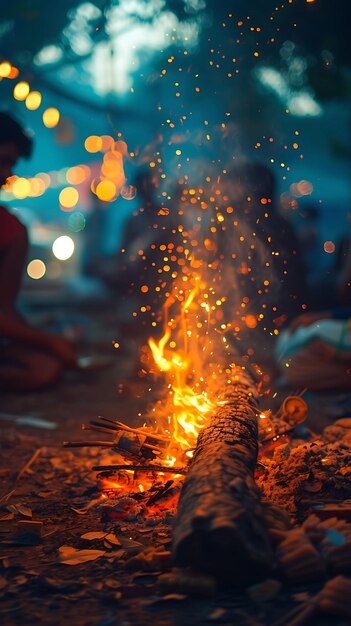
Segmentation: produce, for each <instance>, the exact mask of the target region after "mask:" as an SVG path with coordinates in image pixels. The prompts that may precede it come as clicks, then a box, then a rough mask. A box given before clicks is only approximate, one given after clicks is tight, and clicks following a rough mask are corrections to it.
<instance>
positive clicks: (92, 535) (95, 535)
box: [80, 530, 121, 545]
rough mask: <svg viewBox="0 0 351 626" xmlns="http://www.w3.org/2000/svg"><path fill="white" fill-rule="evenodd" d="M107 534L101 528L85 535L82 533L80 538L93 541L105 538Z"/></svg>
mask: <svg viewBox="0 0 351 626" xmlns="http://www.w3.org/2000/svg"><path fill="white" fill-rule="evenodd" d="M106 534H107V533H105V532H103V531H101V530H97V531H91V532H89V533H85V534H84V535H81V536H80V538H81V539H87V541H93V540H94V539H103V538H104V537H106ZM119 545H121V544H119Z"/></svg>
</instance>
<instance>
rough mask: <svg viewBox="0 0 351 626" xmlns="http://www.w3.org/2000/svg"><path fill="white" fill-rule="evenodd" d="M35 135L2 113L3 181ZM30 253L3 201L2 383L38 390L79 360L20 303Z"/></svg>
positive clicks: (10, 387)
mask: <svg viewBox="0 0 351 626" xmlns="http://www.w3.org/2000/svg"><path fill="white" fill-rule="evenodd" d="M31 151H32V140H31V138H30V136H29V135H27V134H26V132H25V131H24V129H23V128H22V127H21V125H20V124H19V123H18V122H17V121H16V120H15V119H14V118H13V117H12V116H10V115H8V114H7V113H2V112H0V186H1V187H2V186H3V185H5V183H6V181H7V179H8V178H9V177H10V176H12V172H13V168H14V167H15V165H16V163H17V161H18V159H19V158H20V157H24V158H29V157H30V155H31ZM27 252H28V235H27V230H26V228H25V226H24V225H23V224H22V223H21V222H20V221H19V220H18V219H17V217H15V216H14V215H13V214H11V213H10V212H9V211H8V210H7V209H6V208H5V207H4V206H0V387H2V388H5V389H8V390H32V389H33V390H34V389H40V388H42V387H45V386H47V385H50V384H52V383H55V382H56V381H57V380H58V378H59V376H60V373H61V371H62V370H63V368H64V367H75V366H76V365H77V360H76V355H75V351H74V348H73V346H72V345H71V343H70V342H68V341H67V340H66V339H64V338H63V337H60V336H57V335H53V334H50V333H47V332H45V331H43V330H39V329H36V328H33V327H32V326H30V325H29V324H28V323H27V322H26V321H25V320H24V319H23V318H22V316H21V314H20V312H19V311H18V309H17V308H16V300H17V296H18V292H19V290H20V286H21V279H22V276H23V272H24V267H25V262H26V258H27Z"/></svg>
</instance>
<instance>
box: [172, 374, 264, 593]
mask: <svg viewBox="0 0 351 626" xmlns="http://www.w3.org/2000/svg"><path fill="white" fill-rule="evenodd" d="M233 375H234V376H233V378H232V380H233V382H232V384H231V385H228V386H227V391H226V394H225V397H224V400H225V404H224V405H223V406H221V407H220V408H219V409H218V410H217V412H216V413H215V415H214V416H213V417H212V419H211V421H210V423H209V425H208V426H207V427H206V428H204V429H203V430H202V431H201V432H200V435H199V437H198V441H197V446H196V449H195V453H194V456H193V459H192V461H191V463H190V466H189V469H188V472H187V476H186V479H185V482H184V486H183V489H182V492H181V495H180V500H179V507H178V514H177V517H176V520H175V527H174V535H173V538H174V541H173V554H174V559H175V562H176V564H177V565H181V566H191V567H193V568H194V569H197V570H201V571H202V572H207V573H210V574H213V575H215V576H216V578H218V579H224V580H229V579H230V580H237V581H241V582H242V581H245V580H250V579H253V578H257V577H259V576H260V575H263V574H264V573H266V572H267V571H268V570H269V568H270V564H271V562H272V553H271V548H270V544H269V541H268V536H267V533H266V528H265V525H264V520H263V509H262V504H261V502H260V493H259V490H258V488H257V486H256V484H255V482H254V478H253V474H254V469H255V465H256V461H257V453H258V426H257V414H258V405H257V391H256V388H255V386H254V384H253V381H252V380H251V378H250V377H249V375H248V374H247V372H245V371H244V370H242V369H240V368H236V369H235V370H233Z"/></svg>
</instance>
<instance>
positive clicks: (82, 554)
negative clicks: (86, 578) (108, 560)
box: [58, 546, 105, 565]
mask: <svg viewBox="0 0 351 626" xmlns="http://www.w3.org/2000/svg"><path fill="white" fill-rule="evenodd" d="M104 554H105V550H77V549H76V548H72V547H71V546H61V547H60V548H59V558H58V561H59V563H63V564H64V565H80V563H86V562H87V561H95V560H96V559H98V558H99V557H100V556H104Z"/></svg>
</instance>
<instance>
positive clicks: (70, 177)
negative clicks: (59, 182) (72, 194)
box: [66, 165, 87, 185]
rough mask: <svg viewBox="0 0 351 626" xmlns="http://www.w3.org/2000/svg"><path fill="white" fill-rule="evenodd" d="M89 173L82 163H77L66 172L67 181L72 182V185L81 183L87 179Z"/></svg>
mask: <svg viewBox="0 0 351 626" xmlns="http://www.w3.org/2000/svg"><path fill="white" fill-rule="evenodd" d="M86 177H87V174H86V172H85V169H84V167H81V166H80V165H76V166H74V167H70V168H69V170H68V171H67V172H66V179H67V182H69V183H71V185H80V184H81V183H83V182H84V181H85V179H86Z"/></svg>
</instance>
